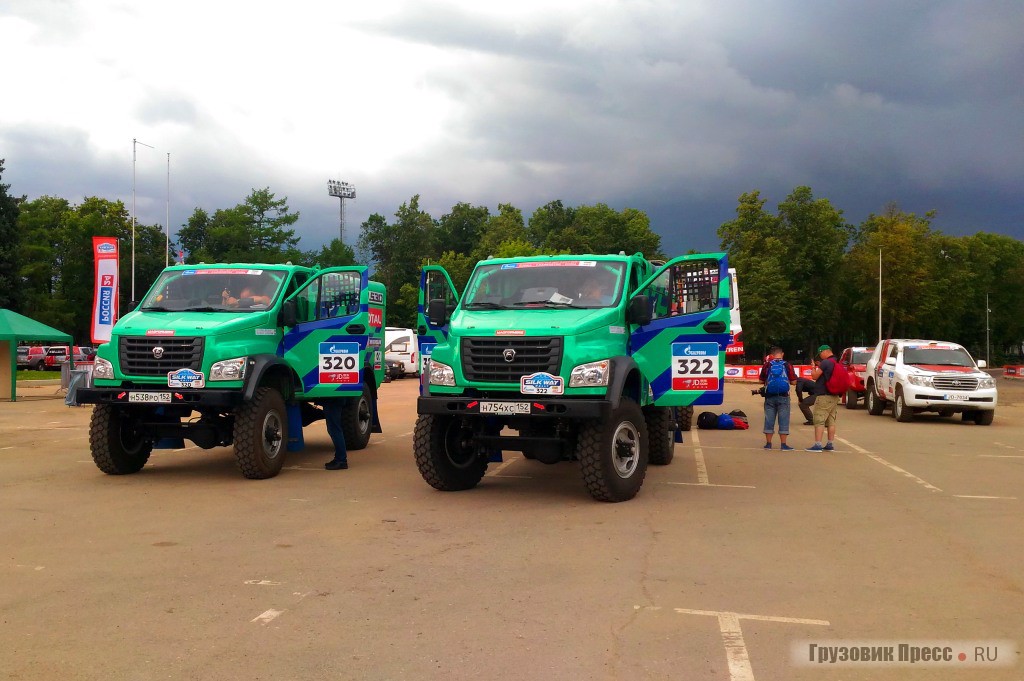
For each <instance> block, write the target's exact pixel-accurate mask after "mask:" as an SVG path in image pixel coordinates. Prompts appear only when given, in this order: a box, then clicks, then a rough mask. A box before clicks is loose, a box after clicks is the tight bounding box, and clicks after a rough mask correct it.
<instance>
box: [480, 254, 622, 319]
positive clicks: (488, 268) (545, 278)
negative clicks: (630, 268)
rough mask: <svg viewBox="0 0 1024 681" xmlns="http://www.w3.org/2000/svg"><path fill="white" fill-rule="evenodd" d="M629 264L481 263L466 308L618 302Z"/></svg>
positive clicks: (584, 305) (597, 305) (598, 305)
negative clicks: (626, 267)
mask: <svg viewBox="0 0 1024 681" xmlns="http://www.w3.org/2000/svg"><path fill="white" fill-rule="evenodd" d="M624 272H625V266H624V264H623V263H621V262H605V261H595V260H539V261H532V260H529V261H524V262H513V263H503V264H494V265H490V264H486V265H480V266H479V267H477V268H476V269H475V270H474V271H473V276H472V277H471V278H470V280H469V284H467V285H466V295H465V297H464V298H463V300H462V307H463V309H466V310H506V309H513V308H516V309H519V308H531V307H536V308H544V307H549V308H550V307H576V308H602V307H612V306H614V305H616V304H618V302H619V299H620V297H621V295H622V282H623V279H624V276H623V275H624Z"/></svg>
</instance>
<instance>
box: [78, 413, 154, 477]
mask: <svg viewBox="0 0 1024 681" xmlns="http://www.w3.org/2000/svg"><path fill="white" fill-rule="evenodd" d="M89 449H90V450H91V452H92V460H93V461H95V462H96V467H97V468H99V469H100V470H101V471H103V472H104V473H106V474H107V475H127V474H129V473H138V472H139V471H141V470H142V467H143V466H145V465H146V462H147V461H149V455H150V454H151V453H152V451H153V442H152V440H150V439H149V438H148V437H147V436H146V434H145V433H144V432H143V431H142V426H141V424H140V423H139V422H138V420H137V419H134V418H132V417H131V415H130V414H129V413H128V412H126V411H125V410H124V409H121V408H119V407H115V406H113V405H110V404H97V405H96V406H95V407H93V409H92V420H91V421H90V423H89Z"/></svg>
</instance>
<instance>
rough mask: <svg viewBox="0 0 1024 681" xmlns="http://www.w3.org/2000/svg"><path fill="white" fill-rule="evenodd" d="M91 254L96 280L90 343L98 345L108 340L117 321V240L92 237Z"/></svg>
mask: <svg viewBox="0 0 1024 681" xmlns="http://www.w3.org/2000/svg"><path fill="white" fill-rule="evenodd" d="M92 254H93V259H94V261H95V271H96V280H95V284H94V287H93V299H92V325H91V326H92V342H93V343H96V344H97V345H99V344H100V343H106V342H107V341H109V340H110V333H111V331H112V330H113V328H114V322H116V321H117V238H116V237H112V236H94V237H93V238H92Z"/></svg>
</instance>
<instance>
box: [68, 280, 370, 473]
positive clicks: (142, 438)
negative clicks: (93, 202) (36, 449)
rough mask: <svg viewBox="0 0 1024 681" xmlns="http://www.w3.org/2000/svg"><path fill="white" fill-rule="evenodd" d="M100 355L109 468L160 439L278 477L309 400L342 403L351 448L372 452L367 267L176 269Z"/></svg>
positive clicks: (96, 418)
mask: <svg viewBox="0 0 1024 681" xmlns="http://www.w3.org/2000/svg"><path fill="white" fill-rule="evenodd" d="M133 307H134V310H133V311H132V312H130V313H128V314H126V315H125V316H124V317H122V318H121V319H119V320H118V321H117V324H116V325H115V326H114V329H113V333H112V337H111V339H110V342H108V343H104V344H103V345H101V346H100V347H99V348H98V350H97V356H96V359H95V364H94V365H93V387H91V388H83V389H79V390H78V391H77V395H76V398H77V401H78V403H80V404H93V405H95V406H94V407H93V413H92V421H91V423H90V427H89V446H90V449H91V450H92V457H93V460H94V461H95V462H96V465H97V466H98V467H99V468H100V470H102V471H103V472H104V473H108V474H111V475H122V474H127V473H135V472H138V471H139V470H141V469H142V468H143V466H145V464H146V462H147V461H148V460H149V456H150V454H151V452H152V450H153V449H154V447H182V446H183V444H182V441H183V440H185V439H188V440H191V441H192V442H194V443H195V444H197V445H198V446H199V447H202V448H204V449H210V448H213V447H218V446H227V445H232V444H233V445H234V450H235V458H236V460H237V463H238V466H239V468H240V469H241V471H242V474H243V475H244V476H245V477H247V478H252V479H262V478H270V477H273V476H275V475H277V474H278V472H280V470H281V467H282V465H283V462H284V458H285V453H286V452H287V451H289V450H297V449H300V448H301V447H302V444H303V442H302V428H303V426H305V425H309V424H310V423H312V422H314V421H316V420H318V419H320V418H323V411H322V410H321V409H319V408H318V406H317V402H323V401H324V400H338V399H340V400H342V401H343V417H342V423H343V428H344V432H345V441H346V444H347V446H348V448H349V449H362V448H364V447H366V445H367V443H368V441H369V439H370V434H371V432H380V426H379V423H378V421H377V419H376V396H377V387H378V386H379V385H380V384H381V383H382V382H383V379H384V358H383V355H384V347H383V341H384V325H385V289H384V286H383V285H382V284H379V283H376V282H373V281H370V280H369V277H368V273H367V268H366V267H358V266H353V267H334V268H329V269H322V270H320V269H311V268H308V267H300V266H297V265H289V264H285V265H265V264H226V265H203V264H200V265H176V266H172V267H169V268H167V269H165V270H164V271H163V273H161V274H160V276H159V277H158V278H157V280H156V282H155V283H154V284H153V287H152V288H151V289H150V290H149V292H148V293H147V294H146V296H145V298H144V299H143V300H142V301H141V302H140V303H138V304H137V305H133Z"/></svg>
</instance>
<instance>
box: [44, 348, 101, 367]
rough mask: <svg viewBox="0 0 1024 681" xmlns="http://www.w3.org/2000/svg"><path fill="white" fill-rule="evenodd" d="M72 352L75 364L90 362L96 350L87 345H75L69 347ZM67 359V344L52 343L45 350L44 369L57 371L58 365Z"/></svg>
mask: <svg viewBox="0 0 1024 681" xmlns="http://www.w3.org/2000/svg"><path fill="white" fill-rule="evenodd" d="M71 351H72V352H74V358H75V364H78V363H79V362H91V361H92V358H93V357H94V356H95V355H96V350H95V349H93V348H92V347H90V346H88V345H75V346H73V347H72V348H71ZM67 361H68V346H66V345H52V346H50V347H49V348H48V349H47V351H46V369H47V370H49V371H57V370H59V369H60V365H61V364H63V363H64V362H67Z"/></svg>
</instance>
